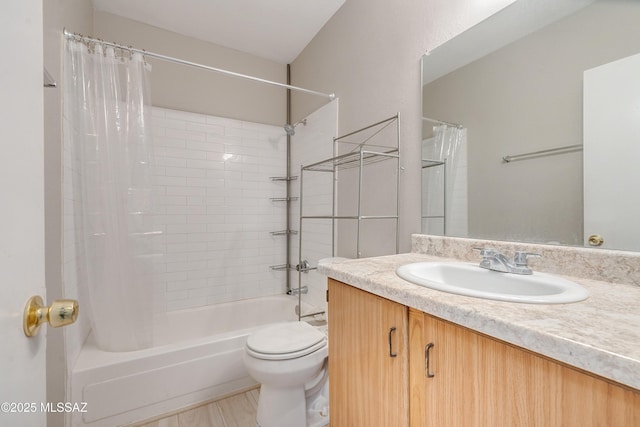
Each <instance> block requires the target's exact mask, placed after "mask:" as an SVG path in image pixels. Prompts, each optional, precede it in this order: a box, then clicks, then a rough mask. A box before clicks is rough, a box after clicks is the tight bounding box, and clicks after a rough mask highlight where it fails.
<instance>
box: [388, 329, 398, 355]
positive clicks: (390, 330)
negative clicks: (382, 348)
mask: <svg viewBox="0 0 640 427" xmlns="http://www.w3.org/2000/svg"><path fill="white" fill-rule="evenodd" d="M395 330H396V327H395V326H393V327H391V329H389V357H396V356H398V354H397V353H394V352H393V339H392V338H391V334H392V333H393V332H394V331H395Z"/></svg>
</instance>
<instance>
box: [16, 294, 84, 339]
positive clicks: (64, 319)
mask: <svg viewBox="0 0 640 427" xmlns="http://www.w3.org/2000/svg"><path fill="white" fill-rule="evenodd" d="M77 318H78V301H76V300H72V299H58V300H55V301H53V302H52V303H51V305H50V306H49V307H47V306H45V305H44V302H43V301H42V298H41V297H40V296H37V295H36V296H33V297H31V298H29V301H27V305H26V306H25V308H24V318H23V328H24V334H25V335H26V336H28V337H33V336H36V335H37V334H38V330H39V329H40V325H42V324H43V323H45V322H49V325H50V326H51V327H52V328H58V327H60V326H66V325H70V324H72V323H73V322H75V321H76V319H77Z"/></svg>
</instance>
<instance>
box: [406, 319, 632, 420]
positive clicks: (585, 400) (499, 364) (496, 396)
mask: <svg viewBox="0 0 640 427" xmlns="http://www.w3.org/2000/svg"><path fill="white" fill-rule="evenodd" d="M409 342H410V343H409V346H410V355H409V359H410V372H409V383H410V390H411V392H410V396H411V400H410V408H411V414H410V419H411V422H410V426H411V427H426V426H541V427H543V426H544V427H547V426H559V427H571V426H576V427H583V426H620V427H622V426H629V427H632V426H640V393H639V392H638V391H637V390H631V389H628V388H625V387H623V386H620V385H618V384H614V383H610V382H608V381H606V380H603V379H602V378H599V377H595V376H593V375H590V374H588V373H585V372H583V371H579V370H577V369H575V368H571V367H568V366H566V365H563V364H561V363H558V362H555V361H553V360H550V359H547V358H545V357H542V356H540V355H537V354H535V353H532V352H529V351H527V350H524V349H522V348H520V347H516V346H513V345H510V344H507V343H505V342H502V341H499V340H496V339H493V338H490V337H488V336H486V335H483V334H479V333H477V332H474V331H471V330H469V329H466V328H464V327H461V326H458V325H456V324H453V323H450V322H447V321H445V320H442V319H439V318H436V317H434V316H431V315H429V314H426V313H423V312H421V311H418V310H415V309H410V310H409ZM427 365H428V366H427Z"/></svg>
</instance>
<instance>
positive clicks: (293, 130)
mask: <svg viewBox="0 0 640 427" xmlns="http://www.w3.org/2000/svg"><path fill="white" fill-rule="evenodd" d="M299 124H303V125H305V126H306V124H307V119H302V120H300V121H299V122H296V123H294V124H292V125H288V124H287V125H284V131H285V132H286V133H287V135H289V136H293V135H295V134H296V126H298V125H299Z"/></svg>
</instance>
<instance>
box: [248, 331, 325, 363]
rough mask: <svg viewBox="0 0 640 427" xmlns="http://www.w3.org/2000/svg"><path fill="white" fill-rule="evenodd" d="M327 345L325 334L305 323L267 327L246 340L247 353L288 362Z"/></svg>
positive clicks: (264, 358)
mask: <svg viewBox="0 0 640 427" xmlns="http://www.w3.org/2000/svg"><path fill="white" fill-rule="evenodd" d="M326 345H327V337H326V336H325V334H323V333H322V332H320V331H319V330H317V329H316V328H314V327H313V326H311V325H309V324H308V323H306V322H283V323H275V324H273V325H270V326H267V327H265V328H263V329H260V330H259V331H257V332H255V333H253V334H251V335H250V336H249V338H247V353H248V354H249V355H251V356H252V357H255V358H257V359H263V360H288V359H296V358H299V357H303V356H306V355H308V354H311V353H313V352H314V351H317V350H319V349H321V348H323V347H324V346H326Z"/></svg>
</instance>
